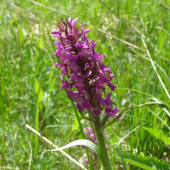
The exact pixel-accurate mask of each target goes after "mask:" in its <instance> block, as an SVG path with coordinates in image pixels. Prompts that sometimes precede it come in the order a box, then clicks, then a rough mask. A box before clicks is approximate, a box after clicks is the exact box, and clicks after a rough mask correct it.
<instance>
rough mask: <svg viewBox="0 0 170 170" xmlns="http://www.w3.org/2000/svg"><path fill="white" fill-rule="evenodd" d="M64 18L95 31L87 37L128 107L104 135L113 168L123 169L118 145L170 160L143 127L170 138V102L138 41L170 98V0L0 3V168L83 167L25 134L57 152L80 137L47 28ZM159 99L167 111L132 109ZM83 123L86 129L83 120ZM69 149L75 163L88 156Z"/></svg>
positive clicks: (118, 101)
mask: <svg viewBox="0 0 170 170" xmlns="http://www.w3.org/2000/svg"><path fill="white" fill-rule="evenodd" d="M61 17H63V18H65V17H72V18H77V17H79V20H78V24H77V25H79V23H82V24H83V26H84V28H86V29H88V28H90V29H91V31H90V32H89V33H88V36H89V39H90V40H92V39H93V40H94V41H95V42H97V43H98V45H97V47H96V51H97V52H98V53H99V54H106V57H105V58H104V62H105V64H108V62H110V68H111V70H112V71H113V73H114V74H115V77H114V80H113V83H114V84H115V85H116V86H117V89H116V90H115V91H114V92H113V97H112V100H113V101H114V103H115V106H117V107H119V108H123V107H124V106H125V104H126V103H127V102H129V101H130V105H131V106H130V109H128V111H127V112H126V114H125V117H124V118H123V119H122V120H121V121H119V122H118V123H117V124H116V125H114V126H112V127H109V128H108V129H107V131H106V134H107V135H108V137H109V139H108V140H107V143H108V145H109V152H110V154H111V155H112V163H113V165H114V163H115V164H116V166H115V168H114V169H121V165H122V163H121V161H119V159H116V158H115V153H116V151H115V149H114V148H115V143H118V142H119V141H120V140H121V139H124V140H123V142H122V143H121V144H120V148H121V149H122V150H127V151H129V152H131V153H136V154H139V155H145V156H152V157H156V158H159V159H162V160H166V161H169V162H170V154H169V153H170V152H169V151H170V149H169V147H168V146H167V145H165V144H164V143H162V142H161V141H159V140H157V138H155V137H153V136H152V135H151V134H149V133H148V132H147V131H146V130H145V129H144V128H143V127H152V128H154V129H159V130H161V131H162V132H164V134H166V135H167V136H169V135H170V132H169V129H168V128H167V127H169V125H170V117H169V116H170V113H169V109H170V99H169V98H168V95H167V94H166V92H165V90H164V88H163V87H162V85H161V83H160V81H159V79H158V77H157V75H156V73H155V71H154V69H153V67H152V65H151V62H150V60H149V57H148V54H147V52H146V49H145V47H144V44H143V42H142V40H141V37H142V38H143V39H144V41H145V43H146V45H147V49H148V50H149V53H150V55H151V57H152V59H153V61H154V62H155V65H156V68H157V70H158V73H159V75H160V77H161V79H162V81H163V83H164V85H165V87H166V88H167V90H168V91H169V92H170V48H169V41H170V38H169V33H170V1H169V0H160V1H159V0H156V1H155V0H142V1H130V0H115V1H112V0H105V1H104V0H93V1H90V0H72V1H71V0H70V1H68V0H57V1H55V0H38V1H32V0H26V1H22V0H1V1H0V29H1V31H0V42H1V43H0V50H1V53H0V167H1V169H2V168H3V167H6V168H9V169H50V170H52V169H61V170H62V169H79V167H77V166H76V165H75V164H74V163H73V162H71V161H69V160H68V159H67V158H65V157H64V156H63V155H61V154H60V153H58V152H53V153H48V152H45V153H44V150H46V149H49V146H47V144H45V143H44V141H42V140H39V139H38V138H37V137H35V135H34V134H33V133H32V132H30V131H28V130H27V129H26V128H25V124H29V125H30V126H31V127H33V128H35V129H37V130H38V131H39V132H41V134H42V135H44V136H45V137H46V138H48V139H49V140H51V141H52V142H54V143H55V144H56V145H57V146H63V145H65V144H68V143H69V142H71V141H74V140H77V139H81V138H82V135H81V133H80V130H79V127H78V122H77V120H76V117H75V114H74V111H73V108H72V105H71V103H70V101H69V100H68V98H67V96H66V94H65V92H64V90H59V87H60V85H61V82H60V79H59V77H60V70H58V69H57V68H56V67H54V64H55V62H57V59H56V57H55V56H54V51H53V47H52V44H51V42H50V37H49V35H48V32H47V29H46V27H48V29H49V31H52V30H54V29H58V26H57V21H61ZM53 40H54V39H53ZM54 41H56V40H54ZM158 101H159V102H162V103H163V104H164V105H147V106H144V107H139V108H138V107H134V106H138V105H140V104H144V103H147V102H158ZM168 114H169V116H168ZM82 124H83V125H84V127H85V126H87V122H86V121H85V120H83V119H82ZM65 151H66V152H67V153H68V154H69V155H70V156H72V157H73V158H75V159H76V160H80V159H82V157H83V155H84V153H85V149H83V148H80V147H74V148H69V149H67V150H65ZM128 166H129V168H130V169H138V168H137V167H134V166H131V165H130V164H129V165H128Z"/></svg>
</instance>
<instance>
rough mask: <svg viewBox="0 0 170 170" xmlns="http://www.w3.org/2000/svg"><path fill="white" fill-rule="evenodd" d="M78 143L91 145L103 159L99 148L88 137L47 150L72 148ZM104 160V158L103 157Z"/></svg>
mask: <svg viewBox="0 0 170 170" xmlns="http://www.w3.org/2000/svg"><path fill="white" fill-rule="evenodd" d="M77 145H80V146H82V145H83V146H87V147H89V148H90V149H92V150H93V151H94V152H95V153H96V154H97V156H98V157H99V158H100V159H101V155H100V152H99V148H98V147H97V146H96V145H95V144H94V143H93V142H91V141H89V140H86V139H80V140H76V141H74V142H71V143H69V144H68V145H65V146H63V147H61V148H58V149H52V150H47V151H58V150H63V149H67V148H70V147H73V146H77ZM101 160H102V159H101Z"/></svg>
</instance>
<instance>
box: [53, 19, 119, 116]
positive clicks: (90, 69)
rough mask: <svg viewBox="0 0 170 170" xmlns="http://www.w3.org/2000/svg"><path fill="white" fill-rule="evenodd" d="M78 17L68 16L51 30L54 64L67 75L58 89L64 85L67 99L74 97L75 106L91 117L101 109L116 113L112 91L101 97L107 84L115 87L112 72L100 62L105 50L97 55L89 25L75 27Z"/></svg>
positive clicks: (113, 114)
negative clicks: (53, 40) (89, 36)
mask: <svg viewBox="0 0 170 170" xmlns="http://www.w3.org/2000/svg"><path fill="white" fill-rule="evenodd" d="M77 20H78V18H76V19H74V20H72V19H71V18H69V19H66V21H64V20H62V23H60V22H58V27H59V30H54V31H52V32H51V34H53V36H54V37H55V38H57V39H58V40H59V42H55V45H56V46H57V50H56V54H55V55H56V56H57V57H58V59H59V62H58V63H56V64H55V65H56V66H58V67H59V68H60V69H61V72H62V75H63V76H65V77H67V79H65V80H64V79H63V78H61V80H62V83H63V84H62V85H61V87H60V89H65V90H66V92H67V95H68V97H69V98H70V100H72V101H74V103H75V105H76V107H77V109H79V110H80V111H86V112H88V113H89V114H92V115H93V116H94V117H96V116H98V115H99V114H101V113H102V112H103V109H104V108H105V112H106V114H108V115H109V116H112V117H113V116H116V115H117V111H118V108H113V107H112V105H113V102H112V101H111V100H110V98H111V93H109V94H108V95H106V97H105V98H104V99H102V97H101V96H103V92H105V88H106V87H107V86H108V87H110V89H111V90H115V88H116V87H115V85H114V84H113V83H112V82H111V81H112V78H113V77H114V75H113V74H112V73H111V70H110V69H109V68H108V67H106V66H105V65H104V63H103V62H102V59H103V57H104V56H105V54H102V55H100V54H99V53H97V52H96V50H95V49H94V48H95V46H96V45H97V43H95V42H94V41H93V40H92V41H89V39H88V37H87V33H88V32H89V31H90V30H89V29H84V28H83V26H82V25H81V24H80V27H81V30H79V29H78V28H77V27H76V23H77Z"/></svg>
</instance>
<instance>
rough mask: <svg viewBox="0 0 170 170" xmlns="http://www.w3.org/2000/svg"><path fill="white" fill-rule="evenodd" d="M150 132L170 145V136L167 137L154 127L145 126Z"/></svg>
mask: <svg viewBox="0 0 170 170" xmlns="http://www.w3.org/2000/svg"><path fill="white" fill-rule="evenodd" d="M145 129H146V130H147V131H148V132H149V133H151V134H152V135H154V136H155V137H157V138H158V139H160V140H162V141H163V142H165V143H167V144H168V145H170V137H166V136H165V135H164V134H163V133H162V132H161V131H159V130H156V129H152V128H145Z"/></svg>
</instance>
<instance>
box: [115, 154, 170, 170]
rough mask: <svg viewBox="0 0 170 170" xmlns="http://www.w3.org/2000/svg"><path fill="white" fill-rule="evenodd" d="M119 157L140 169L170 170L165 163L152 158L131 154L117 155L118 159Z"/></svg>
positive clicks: (169, 166)
mask: <svg viewBox="0 0 170 170" xmlns="http://www.w3.org/2000/svg"><path fill="white" fill-rule="evenodd" d="M121 157H122V158H123V159H124V160H125V161H126V162H128V163H129V164H132V165H135V166H137V167H139V168H142V169H147V170H161V169H166V170H168V169H170V165H169V164H168V163H167V162H166V161H162V160H160V159H156V158H152V157H149V156H141V155H135V154H131V153H121V155H118V158H121Z"/></svg>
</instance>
